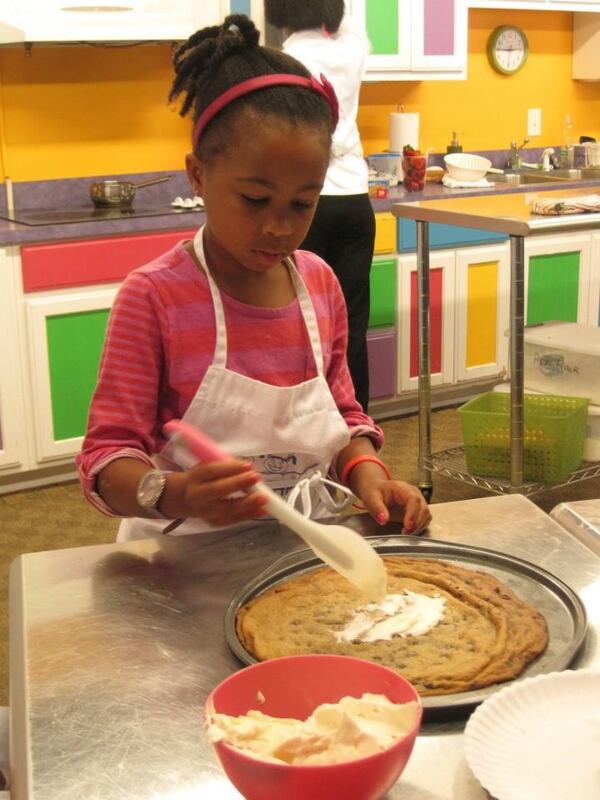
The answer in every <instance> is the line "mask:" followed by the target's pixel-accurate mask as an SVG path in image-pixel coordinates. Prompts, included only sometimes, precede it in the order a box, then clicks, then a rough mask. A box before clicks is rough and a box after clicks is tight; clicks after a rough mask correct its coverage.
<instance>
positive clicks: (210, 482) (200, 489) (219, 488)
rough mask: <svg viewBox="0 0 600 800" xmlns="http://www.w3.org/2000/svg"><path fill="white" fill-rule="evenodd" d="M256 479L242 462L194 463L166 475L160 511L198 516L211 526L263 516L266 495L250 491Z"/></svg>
mask: <svg viewBox="0 0 600 800" xmlns="http://www.w3.org/2000/svg"><path fill="white" fill-rule="evenodd" d="M259 480H260V476H259V475H258V473H256V472H255V471H254V470H253V469H252V467H251V465H250V464H248V463H246V462H244V461H238V460H235V459H234V460H232V461H227V462H223V463H221V462H212V463H207V464H197V465H196V466H194V467H192V468H191V469H189V470H186V471H185V472H180V473H171V474H170V475H169V478H168V479H167V487H166V489H165V493H164V496H163V497H164V500H163V499H161V502H160V504H159V505H160V510H161V511H162V513H163V514H165V516H174V517H183V516H185V517H200V518H201V519H203V520H204V521H205V522H207V523H208V524H209V525H213V526H214V527H225V526H228V525H235V524H236V523H238V522H245V521H246V520H251V519H255V518H256V517H264V516H267V513H268V512H267V511H266V510H265V505H266V504H267V502H268V501H267V498H266V497H265V496H264V495H261V494H260V493H259V492H249V490H250V489H251V487H252V486H254V485H255V484H256V483H258V482H259ZM171 509H172V510H173V511H174V512H175V513H174V514H173V513H172V512H171Z"/></svg>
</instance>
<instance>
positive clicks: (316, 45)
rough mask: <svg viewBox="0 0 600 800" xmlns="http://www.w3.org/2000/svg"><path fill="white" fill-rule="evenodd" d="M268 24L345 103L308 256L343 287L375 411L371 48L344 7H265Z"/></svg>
mask: <svg viewBox="0 0 600 800" xmlns="http://www.w3.org/2000/svg"><path fill="white" fill-rule="evenodd" d="M265 17H266V19H267V22H270V23H271V24H272V25H274V26H276V27H278V28H283V29H285V30H286V31H287V32H288V33H289V34H290V35H289V37H288V38H287V39H286V40H285V42H284V43H283V50H284V52H286V53H289V55H291V56H294V58H297V59H298V61H301V62H302V63H303V64H304V66H305V67H308V69H309V70H310V71H311V72H312V74H313V75H315V76H316V77H318V76H319V75H321V73H323V74H324V75H325V76H326V77H327V79H328V80H330V81H331V83H332V84H333V87H334V89H335V91H336V94H337V96H338V99H339V103H340V121H339V124H338V126H337V128H336V130H335V133H334V135H333V147H332V157H331V161H330V162H329V168H328V170H327V175H326V176H325V183H324V185H323V190H322V192H321V197H320V198H319V202H318V204H317V210H316V213H315V216H314V218H313V221H312V224H311V226H310V230H309V232H308V235H307V237H306V239H305V240H304V242H303V243H302V248H303V249H305V250H311V251H312V252H313V253H317V254H318V255H320V256H321V258H323V259H325V261H327V263H328V264H329V265H330V267H331V268H332V269H333V271H334V272H335V274H336V276H337V279H338V280H339V282H340V285H341V287H342V291H343V293H344V298H345V300H346V307H347V309H348V366H349V368H350V375H351V376H352V381H353V383H354V389H355V391H356V398H357V400H358V401H359V403H360V404H361V405H362V407H363V410H364V411H366V410H367V408H368V403H369V362H368V353H367V327H368V324H369V309H370V302H369V300H370V298H369V273H370V271H371V261H372V259H373V249H374V246H375V214H374V213H373V207H372V206H371V201H370V200H369V194H368V186H369V177H368V169H367V164H366V162H365V159H364V158H363V150H362V145H361V143H360V136H359V133H358V127H357V125H356V114H357V111H358V96H359V93H360V85H361V81H362V76H363V73H364V70H365V65H366V58H367V54H368V52H369V40H368V39H367V36H366V33H365V31H364V30H361V29H360V27H359V26H358V25H357V24H356V22H355V21H354V20H353V19H352V17H350V16H348V15H344V0H303V1H302V2H301V3H299V2H297V0H265Z"/></svg>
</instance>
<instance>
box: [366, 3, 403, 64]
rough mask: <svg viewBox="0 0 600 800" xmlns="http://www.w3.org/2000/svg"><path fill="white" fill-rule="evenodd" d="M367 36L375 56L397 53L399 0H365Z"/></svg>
mask: <svg viewBox="0 0 600 800" xmlns="http://www.w3.org/2000/svg"><path fill="white" fill-rule="evenodd" d="M365 3H366V8H365V14H366V21H367V36H368V37H369V41H370V42H371V54H372V55H374V56H383V55H396V54H397V53H398V50H399V43H398V0H365Z"/></svg>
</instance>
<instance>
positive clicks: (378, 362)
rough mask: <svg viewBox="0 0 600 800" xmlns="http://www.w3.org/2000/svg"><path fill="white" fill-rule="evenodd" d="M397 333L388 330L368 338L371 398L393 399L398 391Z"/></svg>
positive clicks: (370, 335)
mask: <svg viewBox="0 0 600 800" xmlns="http://www.w3.org/2000/svg"><path fill="white" fill-rule="evenodd" d="M396 338H397V337H396V331H395V329H394V328H391V329H390V328H386V329H385V330H380V331H377V332H371V333H369V335H368V336H367V350H368V351H369V397H370V399H371V400H377V399H378V398H382V397H391V396H392V395H393V394H394V392H395V390H396V383H397V379H396V375H397V371H398V367H397V364H396Z"/></svg>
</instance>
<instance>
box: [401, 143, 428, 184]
mask: <svg viewBox="0 0 600 800" xmlns="http://www.w3.org/2000/svg"><path fill="white" fill-rule="evenodd" d="M426 169H427V155H426V154H425V153H422V152H421V151H420V150H415V148H414V147H412V146H411V145H409V144H407V145H405V146H404V147H403V148H402V171H403V173H404V188H405V189H406V190H407V191H408V192H422V191H423V189H424V188H425V171H426Z"/></svg>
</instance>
